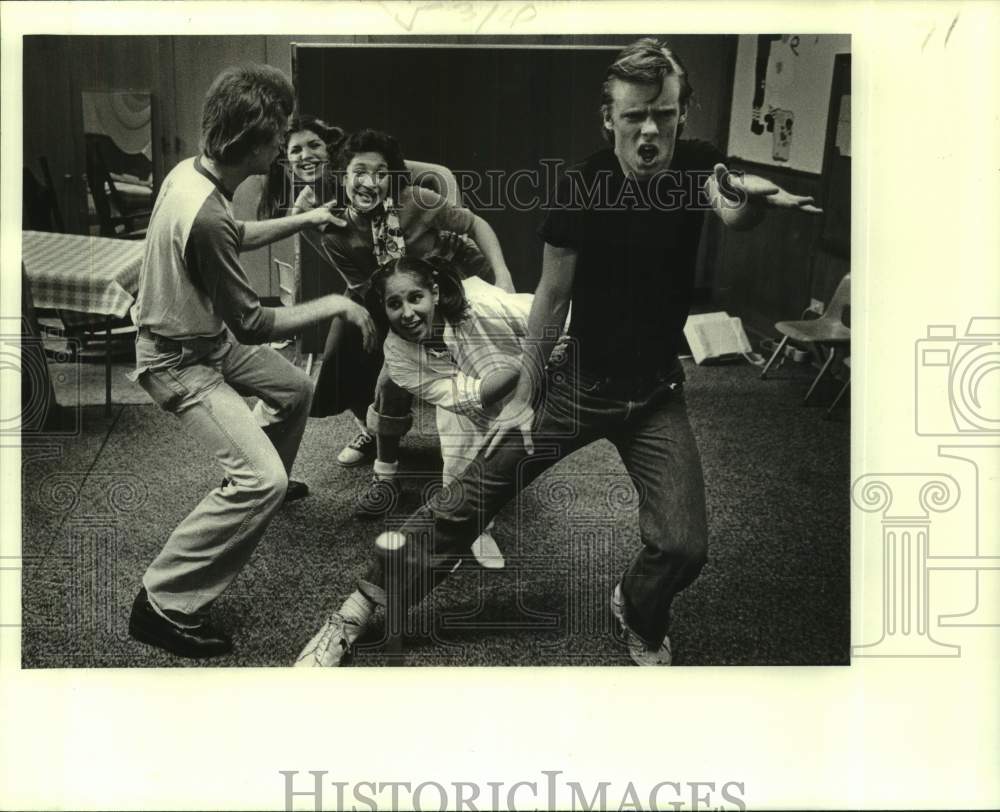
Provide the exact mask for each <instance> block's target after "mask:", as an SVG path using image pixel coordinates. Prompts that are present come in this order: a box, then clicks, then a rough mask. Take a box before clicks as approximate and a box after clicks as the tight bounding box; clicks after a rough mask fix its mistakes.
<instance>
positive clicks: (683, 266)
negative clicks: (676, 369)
mask: <svg viewBox="0 0 1000 812" xmlns="http://www.w3.org/2000/svg"><path fill="white" fill-rule="evenodd" d="M723 160H724V158H723V156H722V154H721V153H720V152H719V151H718V150H717V149H715V147H713V146H712V145H711V144H708V143H705V142H702V141H678V142H677V144H676V146H675V148H674V156H673V160H672V162H671V165H670V169H669V170H668V171H667V172H665V173H662V174H661V175H659V176H657V177H656V178H654V179H652V180H650V181H648V182H646V183H642V182H639V181H636V180H635V179H634V178H628V179H626V177H625V175H624V173H623V172H622V170H621V165H620V164H619V163H618V159H617V158H616V157H615V154H614V152H613V151H612V150H610V149H608V150H604V151H602V152H598V153H597V154H595V155H593V156H591V157H590V158H588V159H587V160H586V161H584V162H583V163H582V164H579V165H577V166H576V167H573V169H571V170H568V171H567V172H566V173H565V175H564V176H563V178H562V179H561V180H560V183H559V186H558V189H557V195H556V198H555V200H553V201H551V204H552V208H551V209H550V211H549V212H548V214H547V216H546V218H545V221H544V223H543V224H542V226H541V228H540V229H539V235H540V236H541V238H542V239H543V240H545V242H547V243H549V244H550V245H554V246H557V247H561V248H572V249H574V250H575V251H576V252H577V263H576V273H575V277H574V280H573V294H572V301H573V315H572V319H571V323H570V335H571V336H572V337H573V338H574V339H576V341H577V343H578V347H579V362H580V366H581V368H582V369H584V370H586V371H587V372H588V373H590V374H593V375H597V376H601V377H603V376H613V377H629V376H644V375H648V374H651V373H655V372H657V371H661V370H666V369H669V368H670V367H672V366H673V361H674V359H675V357H676V354H677V349H678V346H679V343H680V337H681V333H682V331H683V329H684V322H685V321H686V320H687V316H688V310H689V309H690V306H691V291H692V288H693V285H694V274H695V262H696V258H697V252H698V239H699V236H700V234H701V228H702V224H703V221H704V213H705V212H706V211H708V210H709V208H710V207H709V205H708V200H707V195H706V194H705V193H704V191H703V187H704V184H705V181H706V179H707V178H708V177H709V176H710V175H711V173H712V168H713V166H714V165H715V164H716V163H718V162H720V161H723Z"/></svg>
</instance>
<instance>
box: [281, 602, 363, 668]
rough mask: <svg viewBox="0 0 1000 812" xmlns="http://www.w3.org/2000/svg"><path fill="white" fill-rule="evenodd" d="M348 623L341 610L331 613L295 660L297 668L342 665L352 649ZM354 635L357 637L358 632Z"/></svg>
mask: <svg viewBox="0 0 1000 812" xmlns="http://www.w3.org/2000/svg"><path fill="white" fill-rule="evenodd" d="M347 625H348V623H347V621H346V620H344V618H343V616H342V615H341V614H340V612H334V613H333V614H331V615H330V617H328V618H327V620H326V623H324V624H323V626H322V628H321V629H320V630H319V631H318V632H316V634H315V636H314V637H313V639H312V640H310V641H309V642H308V643H306V647H305V648H304V649H302V653H301V654H299V656H298V659H297V660H296V661H295V668H336V667H337V666H338V665H340V663H341V661H342V660H343V659H344V657H345V655H346V654H347V652H348V651H350V649H351V641H350V640H349V639H348V636H347V628H346V627H347ZM359 632H360V630H359ZM353 637H354V639H357V635H356V634H355V635H354V636H353Z"/></svg>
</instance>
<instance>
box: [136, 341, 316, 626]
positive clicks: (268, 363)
mask: <svg viewBox="0 0 1000 812" xmlns="http://www.w3.org/2000/svg"><path fill="white" fill-rule="evenodd" d="M136 362H137V363H136V366H137V369H138V373H137V381H138V383H139V384H140V385H141V386H142V388H143V389H145V390H146V392H147V393H148V394H149V396H150V397H151V398H152V399H153V400H154V401H155V402H156V403H157V404H158V405H159V406H160V408H162V409H163V410H165V411H167V412H169V413H171V414H173V415H174V416H175V417H176V418H177V419H178V420H180V422H181V425H182V426H183V428H184V430H185V431H186V432H188V433H189V434H190V435H191V436H193V437H194V438H195V440H196V441H197V443H198V445H199V446H200V447H201V448H203V449H205V450H206V451H208V452H209V453H211V454H212V455H213V456H214V457H215V459H216V460H217V461H218V462H219V464H220V465H221V466H222V470H223V472H224V474H225V477H226V479H227V480H228V482H227V484H225V486H224V487H223V486H220V487H217V488H213V489H212V490H211V491H210V492H209V493H208V495H207V496H206V497H205V498H204V499H202V500H201V502H199V503H198V505H197V506H196V507H195V508H194V510H192V511H191V513H189V514H188V516H187V517H186V518H185V519H184V520H183V521H182V522H181V523H180V524H179V525H178V526H177V528H176V529H175V530H174V532H173V533H171V535H170V538H168V539H167V542H166V544H165V545H164V547H163V549H162V550H161V551H160V554H159V555H158V556H157V557H156V558H155V559H154V560H153V563H152V564H150V565H149V569H147V570H146V574H145V575H144V576H143V579H142V582H143V586H145V587H146V592H147V593H148V595H149V600H150V603H152V605H153V607H154V608H155V609H156V610H157V611H159V612H160V614H161V615H163V616H164V617H166V618H167V619H169V620H171V621H173V622H175V623H178V624H179V625H192V624H196V623H197V622H199V620H200V618H199V615H202V614H203V613H204V612H205V611H206V610H207V609H208V607H209V606H210V605H211V603H212V602H213V601H214V600H215V599H216V598H218V597H219V596H220V595H221V594H222V593H223V591H224V590H225V589H226V587H228V586H229V584H230V583H231V582H232V581H233V579H234V578H235V577H236V576H237V574H239V572H240V570H241V569H242V568H243V566H244V565H245V564H246V563H247V561H248V560H249V558H250V555H251V553H252V552H253V550H254V548H255V547H256V545H257V543H258V542H259V541H260V538H261V536H262V535H263V534H264V531H265V530H266V529H267V525H268V523H269V522H270V520H271V517H272V516H273V515H274V512H275V511H276V510H277V509H278V508H279V507H280V506H281V503H282V500H283V499H284V496H285V490H286V489H287V487H288V474H289V472H290V471H291V469H292V464H293V463H294V462H295V455H296V454H297V453H298V449H299V443H300V442H301V440H302V433H303V431H304V430H305V425H306V420H307V418H308V416H309V406H310V402H311V400H312V392H313V384H312V380H311V379H310V377H309V376H308V375H307V374H306V373H305V372H304V371H303V370H301V369H299V368H298V367H296V366H295V365H294V364H292V363H290V362H289V361H287V360H285V358H283V357H282V356H281V355H280V354H279V353H278V352H276V351H275V350H273V349H272V348H270V347H267V346H245V345H243V344H240V343H239V342H237V341H236V339H235V338H233V336H232V335H231V334H230V333H229V331H228V330H226V331H224V332H223V333H222V334H221V335H220V336H219V337H218V338H214V339H193V340H184V341H175V340H173V339H168V338H164V337H162V336H155V335H152V334H150V333H149V332H148V331H146V330H141V331H140V335H139V338H138V339H137V340H136ZM246 395H256V396H257V397H259V398H260V399H261V401H263V402H264V403H266V404H267V405H268V406H269V407H270V413H269V414H268V420H267V423H268V424H267V425H264V426H261V425H259V423H260V422H261V421H260V420H259V419H258V418H256V417H255V416H254V414H253V413H252V412H251V410H250V408H249V407H248V406H247V403H246V401H245V400H244V399H243V397H244V396H246Z"/></svg>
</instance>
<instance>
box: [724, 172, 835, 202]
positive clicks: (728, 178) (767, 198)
mask: <svg viewBox="0 0 1000 812" xmlns="http://www.w3.org/2000/svg"><path fill="white" fill-rule="evenodd" d="M714 171H715V181H716V183H717V184H718V187H719V190H720V192H723V193H725V196H726V197H727V198H729V199H732V198H734V197H735V198H739V197H741V196H742V195H746V196H748V197H750V198H751V199H756V200H759V201H760V202H761V203H763V204H764V205H766V206H770V207H771V208H775V209H797V210H798V211H802V212H805V213H806V214H822V213H823V210H822V209H821V208H819V207H818V206H817V205H816V201H815V199H813V198H812V197H810V196H805V195H794V194H792V193H791V192H788V191H786V190H784V189H782V188H781V187H780V186H778V185H777V184H776V183H773V182H771V181H769V180H768V179H767V178H762V177H760V176H759V175H740V174H733V173H731V172H730V171H729V170H728V169H727V168H726V165H725V164H721V163H719V164H716V165H715V169H714Z"/></svg>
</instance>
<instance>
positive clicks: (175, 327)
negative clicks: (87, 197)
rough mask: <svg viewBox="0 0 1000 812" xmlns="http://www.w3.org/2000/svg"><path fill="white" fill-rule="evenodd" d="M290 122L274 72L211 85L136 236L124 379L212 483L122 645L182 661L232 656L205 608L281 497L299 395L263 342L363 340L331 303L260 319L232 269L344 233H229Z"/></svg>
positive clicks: (310, 221)
mask: <svg viewBox="0 0 1000 812" xmlns="http://www.w3.org/2000/svg"><path fill="white" fill-rule="evenodd" d="M292 106H293V93H292V87H291V84H290V83H289V81H288V79H287V77H286V76H285V75H284V74H283V73H281V72H280V71H278V70H276V69H275V68H271V67H267V66H262V65H251V66H244V67H239V68H229V69H227V70H225V71H223V72H222V73H221V74H220V75H219V76H218V77H217V78H216V79H215V81H214V82H213V84H212V87H211V88H210V89H209V91H208V94H207V96H206V99H205V108H204V115H203V120H202V143H203V150H202V154H201V155H199V156H198V157H195V158H190V159H188V160H186V161H182V162H181V163H180V164H178V165H177V166H176V167H175V168H174V169H173V170H172V171H171V172H170V174H168V175H167V177H166V179H165V180H164V182H163V186H162V188H161V189H160V193H159V195H158V196H157V200H156V205H155V206H154V208H153V214H152V218H151V219H150V223H149V228H148V230H147V236H146V253H145V257H144V259H143V264H142V271H141V273H140V276H139V292H138V295H137V297H136V302H135V305H134V307H133V309H132V319H133V321H134V322H135V325H136V327H137V328H138V338H137V340H136V369H135V372H134V373H132V377H133V378H134V379H135V380H136V381H137V382H138V383H139V385H140V386H142V388H143V389H145V390H146V392H147V393H148V394H149V396H150V397H151V398H152V399H153V400H154V401H155V402H156V403H157V404H158V405H159V406H160V407H161V408H162V409H164V410H165V411H167V412H170V413H171V414H173V415H174V416H176V417H177V419H178V420H180V422H181V425H182V427H183V428H184V430H185V431H187V432H188V433H189V434H191V435H192V436H193V437H194V438H195V439H196V440H197V442H198V444H199V445H200V446H201V447H202V448H204V449H206V450H207V451H209V452H211V453H212V455H213V456H214V457H215V458H216V460H217V461H218V462H219V464H220V465H221V467H222V469H223V472H224V475H225V479H224V480H223V483H222V485H221V486H220V487H218V488H214V489H213V490H212V491H211V492H209V493H208V495H207V496H205V498H204V499H202V501H201V502H200V503H198V505H197V506H196V507H195V508H194V510H192V511H191V513H190V514H188V516H187V517H186V518H185V519H184V520H183V521H182V522H181V523H180V524H179V525H178V526H177V528H176V529H175V530H174V531H173V533H172V534H171V535H170V538H168V539H167V541H166V543H165V545H164V547H163V549H162V551H161V552H160V554H159V555H158V556H157V557H156V558H155V560H154V561H153V562H152V564H150V566H149V568H148V569H147V570H146V573H145V575H144V576H143V587H142V589H141V590H140V591H139V594H138V595H137V596H136V598H135V602H134V604H133V607H132V615H131V619H130V621H129V634H131V635H132V637H134V638H135V639H137V640H139V641H141V642H143V643H148V644H150V645H154V646H158V647H160V648H163V649H166V650H167V651H171V652H173V653H174V654H179V655H181V656H185V657H210V656H214V655H218V654H224V653H226V652H228V651H229V650H230V649H231V648H232V641H231V640H230V639H229V637H228V636H227V635H226V634H225V633H223V632H222V631H220V630H218V629H216V628H215V627H214V626H212V624H211V623H209V621H208V620H207V617H206V615H207V611H208V608H209V607H210V606H211V604H212V602H213V601H214V600H215V599H216V598H218V597H219V596H220V595H221V594H222V592H223V591H224V590H225V589H226V587H227V586H228V585H229V584H230V583H231V582H232V580H233V579H234V578H235V577H236V575H237V574H238V573H239V572H240V570H241V569H242V568H243V566H244V565H245V564H246V562H247V560H248V559H249V557H250V555H251V553H252V552H253V550H254V548H255V546H256V544H257V542H258V541H259V540H260V538H261V536H262V535H263V533H264V531H265V530H266V529H267V526H268V524H269V522H270V520H271V517H272V516H273V515H274V512H275V510H277V509H278V507H279V506H280V505H281V504H282V502H283V500H285V499H286V496H288V495H291V494H290V492H289V487H290V486H289V479H288V475H289V473H290V472H291V469H292V464H293V463H294V462H295V456H296V453H297V452H298V448H299V442H300V441H301V439H302V432H303V430H304V429H305V424H306V419H307V418H308V415H309V407H310V402H311V399H312V392H313V385H312V380H311V379H310V377H309V376H308V375H307V374H306V373H305V372H304V371H302V370H301V369H299V368H297V367H296V366H294V365H293V364H291V363H289V362H288V361H287V360H285V359H284V358H283V357H282V356H281V355H280V354H279V353H277V352H276V351H275V350H273V349H271V348H270V347H268V346H266V344H267V342H270V341H272V340H274V339H277V338H280V337H283V336H289V335H294V334H295V333H296V332H297V331H298V330H300V329H301V328H302V327H305V326H306V325H308V324H312V323H313V322H317V321H321V320H324V319H329V318H332V317H333V316H341V317H343V318H345V319H346V320H348V321H350V322H352V323H354V324H356V325H357V326H358V328H359V329H360V330H361V333H362V336H363V337H364V341H365V342H366V344H368V345H371V344H373V342H374V337H375V331H374V325H373V324H372V322H371V317H370V316H369V315H368V313H367V311H366V310H365V309H364V308H362V307H361V306H360V305H358V304H356V303H355V302H353V301H351V300H350V299H348V298H346V297H344V296H339V295H336V294H332V295H329V296H324V297H321V298H319V299H315V300H313V301H310V302H306V303H303V304H298V305H294V306H292V307H282V308H269V307H264V306H263V305H261V303H260V300H259V299H258V297H257V294H256V292H255V291H254V289H253V288H252V287H251V285H250V282H249V281H248V279H247V276H246V273H245V272H244V270H243V267H242V266H241V265H240V261H239V253H240V251H243V250H249V249H253V248H259V247H260V246H263V245H266V244H268V243H270V242H274V241H275V240H279V239H282V238H284V237H287V236H289V235H291V234H294V233H296V232H298V231H300V230H302V229H303V228H307V227H318V226H323V225H326V224H328V223H333V224H335V225H340V226H342V225H344V223H343V221H341V220H339V219H338V218H336V217H334V216H333V215H332V214H331V213H330V211H329V210H328V209H326V208H324V207H318V208H315V209H313V210H311V211H309V212H306V213H304V214H299V215H295V216H292V217H285V218H281V219H280V220H267V221H262V222H246V223H242V222H238V221H236V220H235V219H234V218H233V213H232V210H231V208H230V202H231V200H232V195H233V191H234V190H235V189H236V187H238V186H239V185H240V183H242V182H243V181H244V180H245V179H246V178H248V177H249V176H250V175H259V174H264V173H266V172H267V171H268V168H269V167H270V166H271V163H272V162H273V161H274V159H275V158H276V157H277V155H278V148H279V144H280V141H281V137H282V135H283V134H284V131H285V128H286V126H287V119H288V115H289V114H290V113H291V111H292ZM370 348H371V347H370V346H369V349H370ZM245 395H254V396H256V397H258V398H259V399H260V401H261V402H262V403H264V404H266V405H267V406H268V407H269V408H268V410H267V413H266V415H267V417H266V419H262V420H258V419H257V417H256V416H255V415H254V413H253V412H251V410H250V408H249V407H248V406H247V404H246V402H245V401H244V399H243V398H244V396H245ZM261 422H264V423H265V424H266V425H263V426H262V425H260V423H261ZM294 484H295V486H296V488H297V490H298V491H299V493H300V494H301V493H304V492H305V490H306V489H305V486H304V485H302V484H301V483H294Z"/></svg>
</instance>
